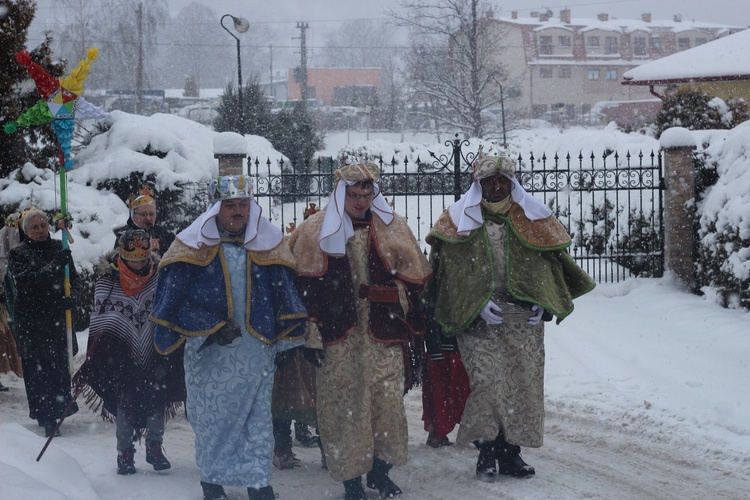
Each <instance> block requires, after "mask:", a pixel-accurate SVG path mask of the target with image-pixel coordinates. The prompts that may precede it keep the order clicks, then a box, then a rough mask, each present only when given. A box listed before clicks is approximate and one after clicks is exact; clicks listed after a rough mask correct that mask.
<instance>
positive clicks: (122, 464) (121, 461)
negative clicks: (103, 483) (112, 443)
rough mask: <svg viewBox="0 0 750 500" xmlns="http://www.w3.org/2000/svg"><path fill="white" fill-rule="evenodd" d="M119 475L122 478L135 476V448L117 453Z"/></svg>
mask: <svg viewBox="0 0 750 500" xmlns="http://www.w3.org/2000/svg"><path fill="white" fill-rule="evenodd" d="M117 473H118V474H120V475H121V476H127V475H130V474H135V448H128V449H127V450H123V451H118V452H117Z"/></svg>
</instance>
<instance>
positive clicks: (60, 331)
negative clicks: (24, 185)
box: [8, 207, 80, 436]
mask: <svg viewBox="0 0 750 500" xmlns="http://www.w3.org/2000/svg"><path fill="white" fill-rule="evenodd" d="M21 228H22V233H23V240H22V241H21V243H20V244H19V245H18V246H16V247H15V248H13V249H12V250H11V251H10V255H9V258H8V267H9V268H10V275H11V278H12V279H13V282H14V284H15V289H16V296H15V298H14V303H13V307H12V310H13V320H14V323H15V326H16V334H17V341H18V354H19V355H20V357H21V364H22V367H23V372H24V384H25V386H26V398H27V400H28V404H29V417H30V418H32V419H34V420H37V422H38V423H39V425H40V426H42V427H44V430H45V434H46V435H47V436H49V435H50V433H51V432H52V431H53V430H54V428H55V426H56V425H57V422H56V421H57V419H59V418H61V417H62V416H63V415H62V413H63V411H64V410H65V408H66V407H67V405H68V403H70V401H71V399H72V396H71V391H70V371H69V367H68V353H67V341H66V331H65V330H66V321H65V311H66V310H71V311H75V307H74V305H75V298H76V296H77V295H78V292H79V289H80V288H79V287H80V281H79V279H78V274H77V272H76V268H75V265H74V264H73V258H72V256H71V254H70V250H69V249H67V248H66V249H64V248H63V245H62V242H61V241H59V240H53V239H52V238H51V237H50V234H49V221H48V219H47V215H46V214H45V213H44V212H42V211H41V210H39V209H37V208H35V207H31V208H29V209H28V210H26V211H25V212H24V214H23V216H22V218H21ZM66 265H67V266H68V269H69V271H70V290H71V293H70V295H71V296H70V297H65V291H64V286H63V284H64V280H65V266H66ZM77 351H78V344H77V342H76V338H75V334H74V335H73V353H74V354H75V353H76V352H77ZM76 411H78V406H77V405H76V404H73V406H72V411H71V412H69V414H72V413H75V412H76Z"/></svg>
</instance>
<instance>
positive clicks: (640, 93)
mask: <svg viewBox="0 0 750 500" xmlns="http://www.w3.org/2000/svg"><path fill="white" fill-rule="evenodd" d="M487 17H488V19H489V20H490V22H491V23H492V28H491V29H492V30H493V31H494V32H495V35H494V36H496V37H498V42H497V46H498V47H499V49H498V50H497V51H496V52H495V54H496V57H497V59H498V63H500V64H502V65H504V67H505V68H506V70H507V73H508V75H507V79H506V80H505V82H504V83H503V86H504V90H505V92H504V94H505V96H506V99H505V108H506V110H507V111H509V112H511V113H515V114H516V115H518V116H519V117H526V118H550V117H552V118H557V119H560V120H565V121H583V122H586V121H593V120H596V119H597V117H596V116H592V108H593V109H599V108H601V107H602V103H618V102H621V101H640V102H643V101H648V100H652V101H653V100H655V99H656V97H655V96H654V95H652V94H650V93H649V90H648V88H646V87H637V86H623V85H622V84H621V82H622V80H623V73H625V72H626V71H628V70H630V69H632V68H635V67H637V66H639V65H641V64H644V63H647V62H651V61H654V60H656V59H659V58H662V57H665V56H668V55H671V54H674V53H677V52H681V51H684V50H687V49H690V48H691V47H695V46H698V45H702V44H704V43H707V42H709V41H712V40H715V39H717V38H721V37H724V36H727V35H730V34H732V33H735V32H738V31H741V30H743V29H744V28H743V27H741V26H727V25H719V24H714V23H704V22H699V21H694V20H684V19H682V18H681V17H680V16H675V17H674V18H673V19H671V20H654V19H652V18H651V14H648V13H646V14H642V16H641V18H640V19H617V18H611V17H610V16H609V15H608V14H606V13H604V14H599V15H598V16H597V17H596V18H592V19H579V18H572V16H571V11H570V9H564V10H561V11H560V12H559V15H557V16H555V15H554V13H553V12H552V11H546V12H543V13H542V12H538V13H533V12H532V13H531V16H530V17H528V18H521V17H518V14H517V12H511V16H510V17H496V16H494V15H493V14H492V13H489V14H488V16H487ZM595 106H596V107H595Z"/></svg>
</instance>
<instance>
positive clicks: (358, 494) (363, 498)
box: [344, 476, 367, 500]
mask: <svg viewBox="0 0 750 500" xmlns="http://www.w3.org/2000/svg"><path fill="white" fill-rule="evenodd" d="M344 492H345V495H344V500H367V495H366V494H365V488H364V486H362V477H361V476H360V477H355V478H354V479H348V480H346V481H344Z"/></svg>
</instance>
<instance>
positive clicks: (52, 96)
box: [3, 48, 108, 374]
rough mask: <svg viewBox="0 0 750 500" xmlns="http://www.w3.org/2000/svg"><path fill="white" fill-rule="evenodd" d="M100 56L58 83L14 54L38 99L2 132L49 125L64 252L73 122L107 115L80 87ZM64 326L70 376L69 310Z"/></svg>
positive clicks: (89, 55) (69, 222) (92, 55)
mask: <svg viewBox="0 0 750 500" xmlns="http://www.w3.org/2000/svg"><path fill="white" fill-rule="evenodd" d="M98 55H99V50H98V49H96V48H91V49H89V50H88V51H87V52H86V59H83V60H81V61H80V62H79V63H78V66H77V67H76V68H75V69H74V70H73V71H71V72H70V74H69V75H68V76H65V77H63V78H60V79H59V80H58V79H56V78H54V77H53V76H52V75H50V74H49V73H48V72H47V71H46V70H45V69H44V68H42V67H41V66H40V65H39V64H37V63H35V62H34V61H32V60H31V57H30V56H29V54H27V53H26V52H24V51H23V50H21V51H19V52H18V53H17V54H16V61H18V64H20V65H21V66H24V67H25V68H26V70H27V71H28V73H29V75H30V76H31V78H32V79H33V80H34V83H35V84H36V89H37V92H38V93H39V96H40V97H41V99H40V100H39V101H37V103H36V104H34V106H32V107H31V108H29V109H28V110H27V111H25V112H24V113H23V114H21V116H19V117H18V118H17V119H16V121H14V122H10V123H6V124H5V126H4V127H3V130H4V131H5V133H6V134H13V133H15V132H16V131H17V130H18V127H30V126H32V125H44V124H47V123H51V124H52V130H54V132H55V135H56V136H57V144H58V147H59V151H60V168H59V169H58V170H59V173H60V212H59V213H58V214H57V215H55V221H54V222H55V227H57V228H58V229H60V230H62V232H63V237H62V244H63V248H68V243H69V242H70V243H72V242H73V240H72V238H71V237H70V229H71V228H72V227H73V218H72V217H71V216H70V214H68V203H67V193H66V191H67V187H66V184H67V183H66V176H65V173H66V171H67V170H69V169H70V168H71V167H72V166H73V159H72V158H71V156H70V147H71V142H72V139H73V129H74V128H75V120H76V119H78V120H82V119H87V118H94V119H99V118H104V117H106V116H108V113H107V112H106V111H104V110H103V109H101V108H99V107H98V106H95V105H93V104H91V103H89V102H87V101H86V100H85V99H84V98H83V97H82V96H81V94H82V93H83V83H84V82H85V81H86V79H87V78H88V75H89V71H90V70H91V63H92V62H93V61H94V59H96V57H97V56H98ZM65 296H66V297H70V269H68V266H67V265H66V266H65ZM65 326H66V336H67V343H68V368H69V370H70V371H71V374H72V372H73V319H72V314H71V311H70V310H67V311H65Z"/></svg>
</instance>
